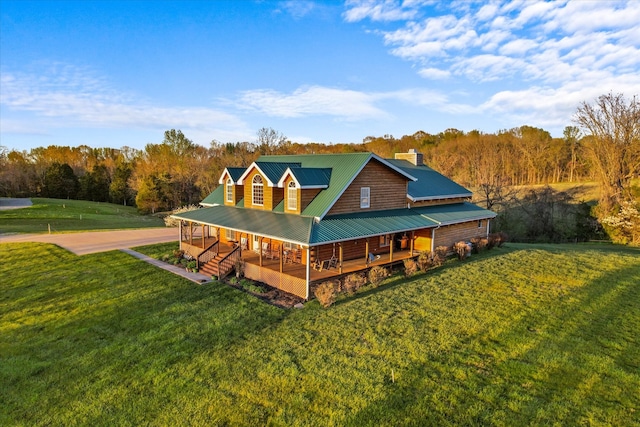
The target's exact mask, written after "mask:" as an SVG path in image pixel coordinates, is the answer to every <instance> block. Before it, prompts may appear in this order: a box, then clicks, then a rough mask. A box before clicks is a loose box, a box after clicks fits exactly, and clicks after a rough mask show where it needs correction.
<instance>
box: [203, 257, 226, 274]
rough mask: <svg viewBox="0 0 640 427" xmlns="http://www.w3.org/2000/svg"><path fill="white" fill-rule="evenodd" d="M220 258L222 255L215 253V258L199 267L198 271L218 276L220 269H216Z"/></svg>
mask: <svg viewBox="0 0 640 427" xmlns="http://www.w3.org/2000/svg"><path fill="white" fill-rule="evenodd" d="M222 259H223V257H221V256H220V255H216V257H215V258H213V259H212V260H211V261H209V262H207V263H206V264H204V265H203V266H202V267H200V273H202V274H204V275H206V276H216V277H220V271H218V262H219V261H221V260H222Z"/></svg>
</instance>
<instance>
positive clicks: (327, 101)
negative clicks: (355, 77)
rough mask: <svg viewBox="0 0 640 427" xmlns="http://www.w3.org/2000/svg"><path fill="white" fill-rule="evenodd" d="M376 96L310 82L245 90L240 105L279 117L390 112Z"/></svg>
mask: <svg viewBox="0 0 640 427" xmlns="http://www.w3.org/2000/svg"><path fill="white" fill-rule="evenodd" d="M375 102H376V96H373V95H370V94H366V93H363V92H358V91H354V90H344V89H335V88H327V87H321V86H309V87H302V88H299V89H296V90H295V91H293V92H292V93H291V94H285V93H281V92H278V91H275V90H270V89H259V90H250V91H245V92H243V93H242V94H241V96H240V98H239V100H238V105H239V107H240V108H243V107H244V108H250V109H253V110H256V111H260V112H262V113H264V114H267V115H269V116H275V117H288V118H291V117H303V116H311V115H329V116H336V117H340V118H342V119H345V120H360V119H364V118H380V117H385V116H387V113H385V112H384V111H383V110H381V109H379V108H378V107H376V106H375Z"/></svg>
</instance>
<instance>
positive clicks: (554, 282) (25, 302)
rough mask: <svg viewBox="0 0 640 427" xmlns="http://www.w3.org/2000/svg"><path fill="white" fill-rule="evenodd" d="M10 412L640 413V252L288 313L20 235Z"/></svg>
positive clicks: (513, 248)
mask: <svg viewBox="0 0 640 427" xmlns="http://www.w3.org/2000/svg"><path fill="white" fill-rule="evenodd" d="M0 256H1V257H2V260H3V262H2V263H1V264H0V277H2V278H3V280H2V285H0V286H1V287H2V292H1V293H0V357H1V359H2V360H1V361H0V362H1V363H0V382H1V384H2V387H1V388H0V402H1V404H0V424H1V425H56V426H69V425H92V426H96V425H105V426H107V425H108V426H113V425H274V426H278V425H282V426H285V425H286V426H297V425H298V426H303V425H304V426H325V425H330V426H331V425H335V426H342V425H351V426H380V425H385V426H399V425H438V426H441V425H505V426H513V425H615V426H624V425H637V424H638V420H639V419H640V409H639V408H640V393H638V391H639V390H640V342H639V333H638V331H639V330H640V252H639V251H638V250H637V249H632V248H625V247H613V246H609V245H607V246H605V245H602V246H589V245H587V246H568V245H567V246H564V245H563V246H527V245H515V244H510V245H509V247H506V248H505V247H503V248H498V249H494V250H492V251H489V252H484V253H482V254H480V255H474V256H473V257H472V258H471V259H470V260H468V261H465V262H463V263H461V262H458V261H451V262H448V263H447V264H446V265H445V266H444V267H442V268H440V269H438V270H434V271H431V272H429V273H427V274H423V275H419V276H416V277H414V278H411V279H405V278H403V277H401V276H399V275H396V276H392V277H391V278H389V279H388V280H387V281H386V282H385V283H384V284H383V285H382V286H380V287H378V288H375V289H366V288H365V289H364V290H363V291H362V292H360V293H359V294H356V295H355V296H352V297H349V298H340V299H339V300H338V301H337V303H336V304H335V305H334V306H332V307H330V308H329V309H322V308H320V306H319V305H318V303H317V302H310V303H307V304H306V306H305V308H304V309H302V310H295V309H293V310H289V311H285V310H282V309H278V308H275V307H273V306H270V305H267V304H265V303H262V302H260V301H259V300H257V299H256V298H253V297H251V296H250V295H248V294H246V293H244V292H242V291H239V290H236V289H233V288H231V287H228V286H226V285H223V284H218V283H212V284H207V285H203V286H200V285H196V284H193V283H191V282H188V281H186V280H183V279H181V278H178V277H175V276H173V275H171V274H170V273H167V272H164V271H161V270H159V269H156V268H154V267H152V266H149V265H147V264H145V263H143V262H141V261H138V260H136V259H134V258H133V257H130V256H128V255H126V254H124V253H120V252H112V253H105V254H99V255H85V256H81V257H77V256H74V255H72V254H70V253H68V252H66V251H64V250H62V249H59V248H57V247H55V246H51V245H44V244H22V245H18V244H2V245H0Z"/></svg>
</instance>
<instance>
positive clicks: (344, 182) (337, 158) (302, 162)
mask: <svg viewBox="0 0 640 427" xmlns="http://www.w3.org/2000/svg"><path fill="white" fill-rule="evenodd" d="M370 160H376V161H379V162H380V163H382V164H385V165H386V166H388V167H390V168H391V169H393V170H395V171H396V172H397V173H399V174H401V175H403V176H405V177H406V178H407V179H408V180H414V179H415V178H414V177H413V176H411V174H409V173H407V172H406V171H404V170H402V169H400V168H398V167H397V166H395V165H392V164H390V163H388V162H387V160H385V159H382V158H380V157H378V156H376V155H375V154H373V153H340V154H313V155H309V154H307V155H282V156H262V157H260V158H259V159H258V161H257V162H260V163H261V164H262V163H267V162H274V163H283V162H289V163H291V162H296V163H299V167H302V168H330V169H331V177H330V179H329V187H328V188H326V189H324V190H322V191H320V192H319V193H318V195H317V196H316V197H315V198H314V199H313V200H312V201H311V203H309V205H308V206H307V207H306V208H305V209H304V210H303V211H302V213H301V215H304V216H313V217H318V218H322V217H324V216H325V215H326V214H327V212H328V211H329V209H331V206H333V204H334V203H335V202H336V201H337V200H338V198H339V197H340V196H341V195H342V193H343V192H344V191H345V190H346V188H347V187H348V186H349V184H351V182H352V181H353V180H354V179H355V177H356V176H357V175H358V173H359V172H360V171H361V170H362V169H363V168H364V167H365V165H366V164H367V163H368V162H369V161H370Z"/></svg>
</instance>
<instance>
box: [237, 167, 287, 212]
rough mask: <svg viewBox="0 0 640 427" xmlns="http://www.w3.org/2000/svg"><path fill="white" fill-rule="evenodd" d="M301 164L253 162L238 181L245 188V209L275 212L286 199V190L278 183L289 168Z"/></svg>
mask: <svg viewBox="0 0 640 427" xmlns="http://www.w3.org/2000/svg"><path fill="white" fill-rule="evenodd" d="M299 166H300V163H276V162H253V163H252V164H251V166H249V167H248V168H247V169H246V170H245V171H244V173H243V174H242V176H240V178H239V179H238V181H237V184H238V185H243V186H244V207H245V208H249V209H261V210H269V211H270V210H273V209H274V208H275V207H276V206H277V205H278V203H280V202H281V201H282V199H283V198H284V189H283V188H281V187H278V185H277V183H278V181H279V180H280V178H281V177H282V175H283V174H284V172H285V171H286V170H287V168H289V167H299Z"/></svg>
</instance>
